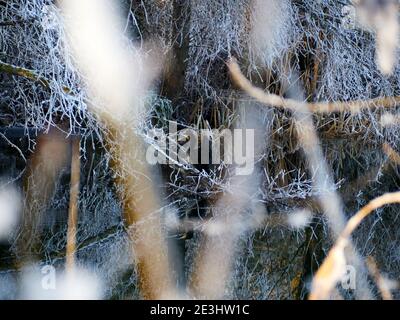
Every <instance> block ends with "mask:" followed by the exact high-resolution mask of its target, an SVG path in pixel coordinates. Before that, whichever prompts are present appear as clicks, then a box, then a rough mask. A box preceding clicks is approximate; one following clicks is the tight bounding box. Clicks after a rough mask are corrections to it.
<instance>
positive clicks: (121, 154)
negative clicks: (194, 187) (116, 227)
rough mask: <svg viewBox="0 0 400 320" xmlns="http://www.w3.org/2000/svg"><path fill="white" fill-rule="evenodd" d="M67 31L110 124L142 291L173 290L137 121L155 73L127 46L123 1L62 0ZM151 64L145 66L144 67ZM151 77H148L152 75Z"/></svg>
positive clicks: (96, 105) (96, 104)
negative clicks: (143, 68)
mask: <svg viewBox="0 0 400 320" xmlns="http://www.w3.org/2000/svg"><path fill="white" fill-rule="evenodd" d="M62 7H63V10H64V14H65V20H66V25H67V31H68V33H69V38H70V43H71V47H72V50H73V54H74V57H75V59H76V61H77V62H78V65H79V69H80V70H81V72H82V73H83V74H84V75H85V76H86V79H87V85H88V90H89V93H90V96H91V99H92V101H93V102H92V105H91V111H92V112H94V113H95V114H96V115H97V116H98V118H99V119H100V121H101V122H103V123H104V124H105V125H106V127H107V129H108V131H109V132H108V136H107V140H108V149H109V150H108V152H109V154H110V155H111V157H112V166H113V170H114V172H115V175H116V184H117V186H118V190H119V192H120V197H121V200H122V203H123V211H124V216H125V219H126V222H127V225H128V233H129V235H130V236H131V237H132V239H133V241H132V244H133V246H132V251H133V254H134V256H135V258H136V262H137V266H138V273H139V278H140V280H139V281H140V287H141V294H142V296H143V298H145V299H160V298H168V297H170V296H171V294H173V293H174V288H173V286H172V280H171V275H170V269H169V262H168V256H167V255H168V252H167V245H166V241H165V236H164V233H163V229H162V223H161V218H160V216H159V210H160V208H161V204H160V199H159V197H158V192H157V191H156V184H155V183H154V181H153V180H152V178H153V177H152V174H151V171H150V169H149V167H148V164H147V161H146V159H145V152H144V150H143V149H142V148H143V146H142V141H141V138H139V137H138V135H137V134H136V132H135V129H134V128H135V126H137V125H138V123H140V121H141V110H140V107H141V105H142V104H141V103H140V99H141V98H142V96H143V95H144V93H145V91H146V89H147V88H146V86H147V85H148V81H146V80H145V78H147V79H148V78H150V77H151V76H150V74H149V72H145V71H148V70H144V72H141V73H140V75H138V72H139V71H143V70H142V69H139V68H140V61H138V60H137V59H139V58H140V57H139V55H137V54H136V55H135V54H134V52H133V51H134V50H132V48H129V47H127V46H126V39H124V37H123V26H124V23H123V21H122V19H121V18H120V14H119V11H118V6H117V5H116V4H115V3H113V2H112V1H108V0H90V1H85V2H81V1H78V0H68V1H63V2H62ZM144 67H146V65H145V66H144ZM148 80H149V79H148Z"/></svg>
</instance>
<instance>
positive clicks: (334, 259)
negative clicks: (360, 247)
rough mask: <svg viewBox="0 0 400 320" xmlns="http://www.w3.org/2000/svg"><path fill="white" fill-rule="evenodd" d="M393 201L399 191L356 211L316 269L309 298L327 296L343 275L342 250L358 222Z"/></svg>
mask: <svg viewBox="0 0 400 320" xmlns="http://www.w3.org/2000/svg"><path fill="white" fill-rule="evenodd" d="M393 203H400V192H394V193H387V194H384V195H383V196H380V197H378V198H375V199H374V200H372V201H371V202H369V203H368V204H367V205H366V206H364V207H363V208H362V209H361V210H360V211H358V212H357V213H356V214H355V215H354V216H353V217H352V218H351V219H350V220H349V221H348V223H347V225H346V228H345V229H344V230H343V232H342V233H341V235H340V236H339V238H338V240H337V241H336V244H335V245H334V246H333V248H332V249H331V250H330V251H329V253H328V256H327V257H326V259H325V261H324V262H323V264H322V265H321V267H320V268H319V269H318V271H317V273H316V275H315V277H314V279H313V285H312V292H311V294H310V297H309V299H310V300H321V299H327V298H329V295H330V293H331V291H332V290H333V288H334V287H335V286H336V283H337V282H338V281H339V279H340V278H341V277H342V275H343V267H344V266H345V258H344V250H345V248H346V246H347V245H348V243H349V241H350V236H351V234H352V233H353V231H354V230H355V229H356V228H357V227H358V226H359V225H360V223H361V222H362V221H363V220H364V219H365V218H366V217H367V216H368V215H369V214H370V213H371V212H373V211H374V210H376V209H378V208H380V207H382V206H384V205H387V204H393Z"/></svg>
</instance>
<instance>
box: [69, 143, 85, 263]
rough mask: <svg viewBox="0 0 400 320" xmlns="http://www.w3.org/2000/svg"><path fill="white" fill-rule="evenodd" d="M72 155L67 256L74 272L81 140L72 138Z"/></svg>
mask: <svg viewBox="0 0 400 320" xmlns="http://www.w3.org/2000/svg"><path fill="white" fill-rule="evenodd" d="M71 144H72V155H71V187H70V199H69V212H68V230H67V249H66V250H67V254H66V269H67V271H72V270H73V268H74V266H75V252H76V232H77V230H78V200H79V182H80V167H81V164H80V152H79V151H80V149H79V148H80V139H79V137H73V138H72V142H71Z"/></svg>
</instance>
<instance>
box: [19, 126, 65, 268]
mask: <svg viewBox="0 0 400 320" xmlns="http://www.w3.org/2000/svg"><path fill="white" fill-rule="evenodd" d="M68 154H69V145H68V143H67V140H66V138H65V135H64V134H63V133H62V132H60V131H59V130H58V129H55V128H51V129H50V132H49V133H48V134H41V135H40V136H39V137H38V139H37V147H36V150H35V152H34V154H33V155H32V156H31V158H30V159H29V163H28V170H27V172H26V174H25V178H24V194H25V203H24V209H23V214H22V225H21V227H20V228H21V229H20V232H19V234H18V237H17V239H16V244H15V246H16V252H17V256H18V257H19V258H20V259H21V261H20V263H21V264H24V263H26V262H29V260H31V259H34V257H33V256H32V255H33V254H34V251H35V250H36V249H37V248H36V246H38V244H39V232H40V229H41V225H42V222H43V215H44V212H45V209H46V206H47V204H48V202H49V200H50V199H51V197H52V195H53V193H54V190H55V187H56V183H57V181H58V177H59V175H60V172H61V171H62V169H63V168H64V167H65V166H66V165H67V163H68Z"/></svg>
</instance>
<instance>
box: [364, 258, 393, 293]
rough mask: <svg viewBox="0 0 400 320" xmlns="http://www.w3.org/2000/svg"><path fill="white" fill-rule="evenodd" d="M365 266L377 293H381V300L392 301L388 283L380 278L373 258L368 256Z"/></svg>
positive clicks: (380, 275)
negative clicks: (376, 288) (377, 290)
mask: <svg viewBox="0 0 400 320" xmlns="http://www.w3.org/2000/svg"><path fill="white" fill-rule="evenodd" d="M367 266H368V269H369V271H370V273H371V275H372V276H373V277H374V280H375V283H376V285H377V286H378V289H379V292H380V293H381V296H382V299H383V300H393V295H392V292H391V289H392V288H391V287H390V281H389V280H388V279H386V278H385V277H383V276H382V274H381V273H380V272H379V269H378V265H377V264H376V261H375V259H374V258H373V257H371V256H369V257H368V258H367Z"/></svg>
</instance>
